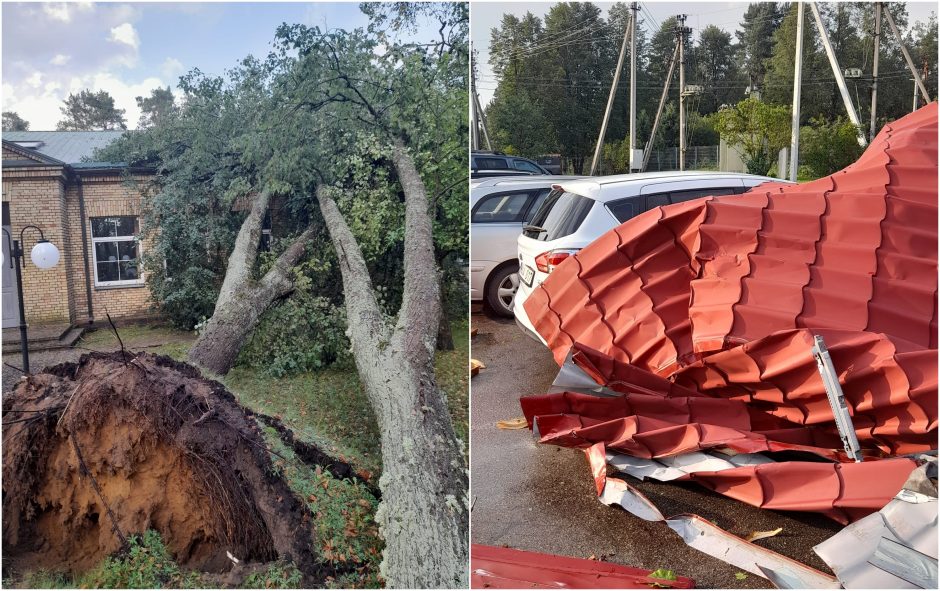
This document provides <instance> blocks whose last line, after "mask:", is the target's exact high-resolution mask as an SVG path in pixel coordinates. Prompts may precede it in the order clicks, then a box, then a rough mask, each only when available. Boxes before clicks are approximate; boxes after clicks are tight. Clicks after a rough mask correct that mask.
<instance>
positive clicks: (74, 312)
mask: <svg viewBox="0 0 940 591" xmlns="http://www.w3.org/2000/svg"><path fill="white" fill-rule="evenodd" d="M82 183H83V192H84V197H85V219H84V220H83V219H82V218H81V215H80V210H79V199H78V185H77V182H76V181H75V180H74V179H72V180H66V178H65V176H64V175H63V171H62V168H61V167H36V168H19V169H6V170H4V171H3V183H2V186H3V187H2V188H3V201H4V202H7V203H8V204H9V205H8V207H9V209H10V218H11V219H10V221H11V224H12V229H13V231H14V235H15V236H16V237H17V238H18V237H19V231H20V229H21V228H22V227H23V226H25V225H27V224H33V225H36V226H39V227H40V228H42V230H43V233H44V234H45V236H46V239H47V240H49V241H50V242H52V243H53V244H55V245H56V247H58V249H59V252H60V260H59V264H58V265H56V266H55V267H53V268H52V269H47V270H40V269H38V268H37V267H36V266H35V265H34V264H33V263H32V261H30V260H29V252H30V250H31V249H32V247H33V245H34V244H35V243H36V240H37V239H38V238H39V234H38V232H36V231H35V230H27V232H26V235H25V242H26V244H24V247H23V250H24V252H25V253H26V259H27V264H26V268H25V269H23V294H24V298H23V299H24V302H25V306H26V320H27V322H28V323H49V322H71V323H79V324H84V323H85V322H87V321H88V319H89V317H88V298H87V292H86V289H85V265H84V260H83V256H82V225H83V224H84V225H85V230H86V233H87V245H88V249H87V255H88V265H89V273H90V275H91V290H92V306H93V308H94V310H93V312H94V317H95V318H96V319H98V320H101V319H104V318H105V311H107V312H108V313H110V315H111V317H112V318H115V319H118V318H132V317H133V318H136V317H142V316H151V315H154V307H153V302H152V299H151V297H150V290H149V289H148V288H147V287H146V283H142V284H141V285H140V286H115V287H110V286H108V287H106V286H101V287H97V286H95V284H94V257H93V252H92V248H93V246H92V241H91V224H90V221H89V218H92V217H102V216H118V215H135V216H140V205H141V196H140V194H139V192H138V191H136V190H135V189H133V188H132V187H130V186H128V185H127V184H126V183H125V181H124V179H123V178H122V177H121V176H119V175H107V176H103V175H94V176H92V175H87V176H85V178H84V179H83V181H82ZM146 248H147V244H146V242H145V243H144V244H142V245H141V246H140V249H139V251H140V252H141V253H142V252H144V251H145V250H146Z"/></svg>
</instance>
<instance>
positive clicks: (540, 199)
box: [522, 189, 551, 224]
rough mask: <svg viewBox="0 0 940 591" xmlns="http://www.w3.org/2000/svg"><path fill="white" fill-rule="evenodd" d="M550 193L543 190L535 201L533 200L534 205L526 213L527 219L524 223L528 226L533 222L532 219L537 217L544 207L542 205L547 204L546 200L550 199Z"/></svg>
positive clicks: (547, 190)
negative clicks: (536, 214) (537, 213)
mask: <svg viewBox="0 0 940 591" xmlns="http://www.w3.org/2000/svg"><path fill="white" fill-rule="evenodd" d="M550 192H551V191H550V190H549V189H542V190H541V191H539V192H538V194H537V195H536V196H535V199H533V200H532V205H530V206H529V209H528V210H527V211H526V213H525V219H524V220H522V221H523V222H524V223H526V224H528V223H529V222H531V221H532V218H533V217H535V212H537V211H538V210H539V208H540V207H542V204H543V203H545V198H546V197H548V194H549V193H550Z"/></svg>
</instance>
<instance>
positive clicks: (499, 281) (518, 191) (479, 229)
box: [470, 176, 580, 318]
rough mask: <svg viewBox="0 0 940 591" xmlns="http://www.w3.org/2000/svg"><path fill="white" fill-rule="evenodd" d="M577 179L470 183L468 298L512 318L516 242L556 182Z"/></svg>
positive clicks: (533, 177)
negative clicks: (484, 301)
mask: <svg viewBox="0 0 940 591" xmlns="http://www.w3.org/2000/svg"><path fill="white" fill-rule="evenodd" d="M576 178H580V177H559V176H548V177H546V176H531V177H522V178H518V177H517V178H485V179H477V180H472V181H471V182H470V227H471V232H470V299H471V300H473V301H481V300H486V302H487V304H488V305H489V306H490V308H491V309H492V310H493V311H494V312H496V313H497V314H500V315H502V316H505V317H507V318H512V309H513V298H514V297H515V294H516V287H517V286H518V285H519V278H518V274H517V272H518V270H519V265H518V258H517V254H516V248H517V246H516V239H517V238H518V237H519V233H520V232H521V231H522V225H523V224H524V223H528V222H529V221H530V220H531V219H532V216H533V215H534V214H535V211H536V210H537V209H538V207H539V206H540V205H541V204H542V201H544V200H545V197H546V196H547V195H548V194H549V192H550V191H551V188H552V185H553V184H555V183H557V182H559V180H572V179H576Z"/></svg>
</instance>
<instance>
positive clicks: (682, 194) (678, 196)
mask: <svg viewBox="0 0 940 591" xmlns="http://www.w3.org/2000/svg"><path fill="white" fill-rule="evenodd" d="M732 193H734V188H731V187H712V188H710V189H689V190H688V191H673V192H672V193H670V194H669V198H670V200H671V201H672V202H673V203H682V202H683V201H691V200H693V199H698V198H699V197H708V196H710V195H731V194H732Z"/></svg>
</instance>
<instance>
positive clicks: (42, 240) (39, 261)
mask: <svg viewBox="0 0 940 591" xmlns="http://www.w3.org/2000/svg"><path fill="white" fill-rule="evenodd" d="M29 228H33V229H34V230H36V231H37V232H39V240H38V241H37V242H36V245H35V246H33V250H32V251H31V252H30V253H29V258H30V259H31V260H32V261H33V264H34V265H36V266H37V267H39V268H40V269H51V268H52V267H55V266H56V265H57V264H58V263H59V249H58V248H56V246H55V244H53V243H51V242H49V241H48V240H46V237H45V236H44V235H43V233H42V229H41V228H39V227H38V226H33V225H27V226H23V229H22V230H20V239H19V240H13V237H12V236H10V232H8V231H7V229H6V228H3V233H4V234H5V235H6V238H7V245H8V246H9V248H10V268H11V269H14V268H15V269H16V294H17V300H18V302H17V303H18V304H19V306H20V352H22V354H23V372H24V373H27V374H28V373H29V341H28V340H27V337H26V308H25V307H24V304H23V275H22V271H21V269H25V268H26V261H25V260H23V254H24V253H23V249H22V248H21V246H20V245H21V244H22V242H23V233H24V232H25V231H26V230H28V229H29ZM3 262H4V261H3V255H2V254H0V265H2V264H3Z"/></svg>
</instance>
